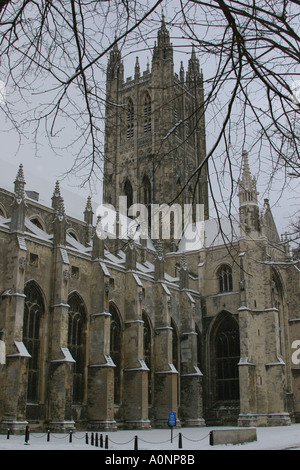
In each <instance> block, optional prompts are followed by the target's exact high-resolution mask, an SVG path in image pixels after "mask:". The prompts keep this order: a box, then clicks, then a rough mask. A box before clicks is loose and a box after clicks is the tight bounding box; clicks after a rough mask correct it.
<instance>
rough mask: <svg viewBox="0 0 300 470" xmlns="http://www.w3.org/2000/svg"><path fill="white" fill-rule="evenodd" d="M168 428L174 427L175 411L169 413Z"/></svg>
mask: <svg viewBox="0 0 300 470" xmlns="http://www.w3.org/2000/svg"><path fill="white" fill-rule="evenodd" d="M168 424H169V426H176V411H169V421H168Z"/></svg>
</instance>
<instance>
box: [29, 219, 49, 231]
mask: <svg viewBox="0 0 300 470" xmlns="http://www.w3.org/2000/svg"><path fill="white" fill-rule="evenodd" d="M29 220H30V222H31V223H32V224H33V225H35V226H36V227H37V228H39V229H40V230H43V231H44V232H46V229H45V223H44V221H43V220H42V219H41V217H40V216H38V215H33V216H32V217H30V219H29Z"/></svg>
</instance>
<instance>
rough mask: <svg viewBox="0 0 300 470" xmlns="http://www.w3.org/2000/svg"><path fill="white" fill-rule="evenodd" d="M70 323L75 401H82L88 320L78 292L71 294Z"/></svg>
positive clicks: (69, 332)
mask: <svg viewBox="0 0 300 470" xmlns="http://www.w3.org/2000/svg"><path fill="white" fill-rule="evenodd" d="M68 304H69V323H68V348H69V351H70V353H71V355H72V357H73V359H74V360H75V361H76V362H75V364H74V369H73V403H81V402H82V400H83V384H84V364H85V354H84V344H85V341H84V339H85V337H84V330H85V328H84V326H85V321H86V313H85V307H84V304H83V302H82V299H81V298H80V296H79V295H78V294H77V293H73V294H71V295H70V297H69V299H68Z"/></svg>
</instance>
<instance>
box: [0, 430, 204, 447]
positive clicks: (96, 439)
mask: <svg viewBox="0 0 300 470" xmlns="http://www.w3.org/2000/svg"><path fill="white" fill-rule="evenodd" d="M11 435H12V434H11V431H10V429H8V430H7V439H10V437H11ZM45 437H47V442H49V441H50V439H51V438H54V439H58V440H63V439H67V438H69V442H70V443H72V439H73V438H75V439H77V440H85V443H86V444H87V445H92V446H95V447H101V448H105V449H108V448H109V443H111V444H113V445H116V446H123V445H128V444H130V443H131V442H134V449H135V450H138V442H143V443H145V444H150V445H152V446H155V445H160V444H167V443H169V442H173V440H174V439H177V438H178V448H179V449H181V448H182V440H183V439H186V440H187V441H190V442H201V441H203V440H204V439H207V438H208V437H209V433H208V434H206V435H205V436H204V437H202V438H200V439H191V438H189V437H187V436H185V435H184V434H182V433H181V432H179V433H178V434H177V435H175V436H174V437H173V438H170V439H167V440H165V441H159V442H155V441H147V440H145V439H142V438H141V437H139V436H137V435H136V436H134V437H133V438H132V439H130V440H128V441H126V442H116V441H114V440H112V439H111V438H110V437H108V435H105V439H104V438H103V434H102V433H97V432H95V433H94V432H91V435H90V438H89V434H88V433H87V432H86V433H85V434H83V435H80V433H75V432H73V431H69V433H68V434H64V435H59V434H57V433H52V432H51V431H50V430H48V431H47V432H46V433H42V434H36V433H33V434H30V432H29V427H28V426H26V429H25V444H28V441H29V440H30V438H33V439H42V438H45Z"/></svg>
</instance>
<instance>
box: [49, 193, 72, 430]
mask: <svg viewBox="0 0 300 470" xmlns="http://www.w3.org/2000/svg"><path fill="white" fill-rule="evenodd" d="M55 190H56V193H57V187H56V188H55ZM54 210H55V215H54V220H53V245H54V247H53V267H52V296H51V305H50V309H51V315H50V316H51V326H50V338H49V371H48V374H49V375H48V397H47V398H48V421H49V424H48V425H49V427H50V429H54V430H56V431H60V432H64V431H66V430H69V429H73V428H74V424H75V423H74V421H73V418H72V387H73V364H74V362H75V361H74V359H73V358H72V356H71V354H70V351H69V350H68V347H67V346H68V310H69V305H68V303H67V300H68V284H69V276H70V273H69V264H70V263H69V258H68V254H67V251H66V248H65V244H66V225H67V221H66V217H65V211H64V204H63V199H62V198H61V197H58V198H57V200H56V201H55V204H54Z"/></svg>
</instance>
